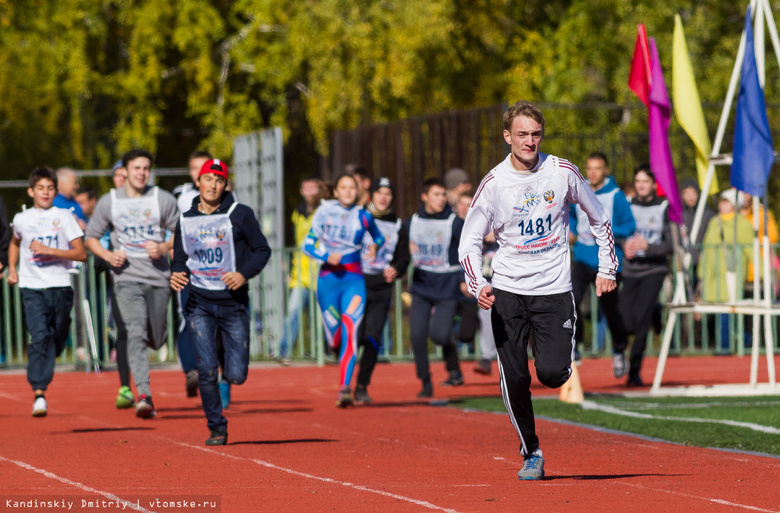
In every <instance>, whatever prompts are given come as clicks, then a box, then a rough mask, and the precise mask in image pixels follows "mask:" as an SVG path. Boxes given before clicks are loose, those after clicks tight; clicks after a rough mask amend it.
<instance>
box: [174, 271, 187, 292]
mask: <svg viewBox="0 0 780 513" xmlns="http://www.w3.org/2000/svg"><path fill="white" fill-rule="evenodd" d="M189 282H190V280H189V278H187V273H184V272H178V273H171V288H172V289H173V290H175V291H176V292H181V291H182V289H183V288H184V287H185V286H186V285H187V284H188V283H189Z"/></svg>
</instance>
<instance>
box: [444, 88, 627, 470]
mask: <svg viewBox="0 0 780 513" xmlns="http://www.w3.org/2000/svg"><path fill="white" fill-rule="evenodd" d="M503 122H504V123H503V125H504V132H503V134H504V140H505V141H506V143H507V144H509V146H510V154H509V155H508V156H507V158H506V159H505V160H504V161H503V162H501V163H500V164H499V165H498V166H496V167H495V168H494V169H493V170H492V171H490V172H489V173H488V174H487V175H486V176H485V178H483V179H482V183H481V184H480V185H479V187H478V188H477V192H476V194H475V195H474V201H473V202H472V204H471V208H470V209H469V213H468V215H467V216H466V222H465V226H464V228H463V235H462V239H461V243H460V251H459V253H460V262H461V265H462V266H463V269H464V270H465V272H466V276H467V278H468V287H469V292H471V293H472V294H473V295H474V296H475V297H477V299H478V301H479V306H480V307H481V308H484V309H487V308H491V307H492V308H493V315H492V321H493V322H492V324H493V334H494V336H495V340H496V349H497V350H498V364H499V370H500V376H501V394H502V395H503V397H504V404H505V405H506V407H507V410H508V411H509V416H510V419H511V421H512V425H513V426H514V427H515V429H516V431H517V435H518V437H519V438H520V454H521V455H522V457H523V466H522V468H521V469H520V471H519V472H518V474H517V475H518V478H519V479H531V480H534V479H541V478H542V477H544V456H543V455H542V451H541V449H540V448H539V438H538V437H537V435H536V427H535V423H534V412H533V404H532V402H531V390H530V385H531V374H530V372H529V369H528V347H529V344H530V346H531V349H532V351H533V354H534V365H535V367H536V376H537V378H538V379H539V381H540V382H541V383H542V384H544V385H546V386H548V387H551V388H556V387H560V386H561V385H563V384H564V383H566V381H567V380H568V379H569V376H570V375H571V365H572V361H573V359H574V348H575V340H574V330H575V319H576V313H575V309H574V297H573V294H572V292H571V274H570V273H571V261H570V254H569V244H568V225H569V203H579V204H580V205H581V206H582V209H583V211H584V212H585V213H586V214H587V217H588V220H589V224H590V226H591V229H592V230H593V233H594V235H595V237H596V241H597V244H598V246H599V253H598V254H599V273H598V276H597V278H596V294H597V295H599V296H600V295H601V294H602V293H605V292H609V291H611V290H613V289H614V287H615V274H616V273H617V267H618V261H617V257H616V256H615V250H614V245H613V240H614V239H613V235H612V229H611V227H610V222H609V217H608V216H607V214H606V213H605V212H604V209H603V208H602V207H601V204H600V203H599V201H598V199H596V196H595V194H594V193H593V191H592V190H591V188H590V187H589V186H588V184H587V183H586V182H585V179H584V178H583V177H582V175H580V173H579V171H578V170H577V168H576V167H575V166H574V165H573V164H571V163H570V162H569V161H567V160H565V159H561V158H559V157H555V156H553V155H547V154H544V153H540V152H539V145H540V144H541V142H542V140H543V138H544V123H545V120H544V115H543V114H542V112H541V111H540V110H539V109H538V108H537V107H536V106H535V105H533V104H531V103H528V102H525V101H521V102H517V103H515V104H514V105H513V106H511V107H510V108H509V109H508V110H507V111H506V113H504V119H503ZM491 231H492V232H493V233H494V234H495V236H496V241H497V242H498V244H499V249H498V251H497V252H496V255H495V257H494V258H493V264H492V267H493V283H492V285H490V284H488V283H487V280H486V279H485V278H484V277H483V275H482V246H483V241H484V239H485V236H486V235H487V234H488V233H489V232H491ZM531 340H532V341H533V343H530V341H531Z"/></svg>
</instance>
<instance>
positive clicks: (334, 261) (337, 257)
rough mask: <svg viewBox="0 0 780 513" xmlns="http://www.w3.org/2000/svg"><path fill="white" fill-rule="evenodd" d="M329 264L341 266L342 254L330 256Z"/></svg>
mask: <svg viewBox="0 0 780 513" xmlns="http://www.w3.org/2000/svg"><path fill="white" fill-rule="evenodd" d="M328 263H329V264H330V265H339V264H340V263H341V253H331V254H330V255H328Z"/></svg>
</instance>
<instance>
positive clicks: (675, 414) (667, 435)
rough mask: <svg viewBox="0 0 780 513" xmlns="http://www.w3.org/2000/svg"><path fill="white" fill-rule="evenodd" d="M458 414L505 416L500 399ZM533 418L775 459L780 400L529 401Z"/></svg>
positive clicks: (468, 404) (480, 401)
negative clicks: (478, 412) (479, 412)
mask: <svg viewBox="0 0 780 513" xmlns="http://www.w3.org/2000/svg"><path fill="white" fill-rule="evenodd" d="M457 406H458V407H459V408H472V409H479V410H485V411H500V412H505V411H506V410H505V409H504V403H503V401H502V400H501V398H496V397H486V398H466V399H464V400H463V402H461V403H458V405H457ZM534 412H535V414H536V415H537V417H548V418H551V419H560V420H566V421H571V422H577V423H580V424H588V425H591V426H599V427H602V428H607V429H614V430H618V431H623V432H627V433H634V434H638V435H644V436H649V437H653V438H659V439H662V440H668V441H670V442H678V443H682V444H685V445H691V446H696V447H718V448H723V449H738V450H742V451H754V452H760V453H766V454H774V455H780V397H778V396H761V397H717V398H713V397H706V398H705V397H686V398H679V397H674V398H626V397H619V396H588V397H587V398H586V401H585V402H584V403H583V404H581V405H576V404H566V403H562V402H560V401H558V400H557V398H555V399H553V398H549V399H534Z"/></svg>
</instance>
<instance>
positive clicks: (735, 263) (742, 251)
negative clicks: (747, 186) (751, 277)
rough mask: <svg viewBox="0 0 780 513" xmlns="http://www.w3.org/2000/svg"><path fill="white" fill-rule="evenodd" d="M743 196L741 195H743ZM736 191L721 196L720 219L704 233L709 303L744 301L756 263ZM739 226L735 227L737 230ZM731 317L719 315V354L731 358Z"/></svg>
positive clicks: (704, 296)
mask: <svg viewBox="0 0 780 513" xmlns="http://www.w3.org/2000/svg"><path fill="white" fill-rule="evenodd" d="M741 194H742V193H739V195H741ZM739 195H738V194H737V191H736V189H727V190H725V191H723V192H722V193H721V194H720V201H719V202H718V215H717V216H715V217H713V218H712V219H710V222H709V224H708V225H707V229H706V231H705V232H704V242H703V246H702V254H701V260H700V262H699V264H700V265H699V279H700V280H701V286H702V291H701V296H702V299H703V300H704V301H706V302H709V303H732V304H733V303H734V302H736V301H737V300H738V299H741V298H742V295H743V290H744V285H745V281H746V280H747V269H748V262H750V261H752V260H753V228H752V227H751V226H750V223H749V222H748V221H747V219H745V218H744V217H742V215H740V214H739V212H738V211H737V205H739ZM735 225H736V226H735ZM730 318H731V316H730V315H729V314H720V344H721V345H720V347H718V348H716V349H715V351H716V352H717V353H719V354H730V352H731V347H730V336H729V333H730V331H731V330H730V329H729V319H730Z"/></svg>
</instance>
